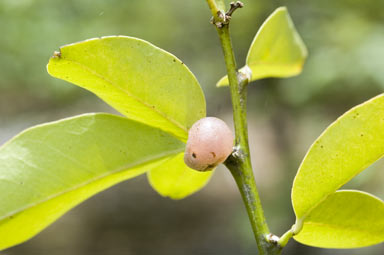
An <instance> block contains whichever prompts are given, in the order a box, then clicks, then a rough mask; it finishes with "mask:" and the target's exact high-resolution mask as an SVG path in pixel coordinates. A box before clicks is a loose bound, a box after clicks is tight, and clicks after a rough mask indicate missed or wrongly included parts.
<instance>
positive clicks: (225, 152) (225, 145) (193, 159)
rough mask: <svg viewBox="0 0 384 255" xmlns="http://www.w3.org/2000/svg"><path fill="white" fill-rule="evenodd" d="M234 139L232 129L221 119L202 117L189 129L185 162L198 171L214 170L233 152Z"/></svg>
mask: <svg viewBox="0 0 384 255" xmlns="http://www.w3.org/2000/svg"><path fill="white" fill-rule="evenodd" d="M233 140H234V137H233V134H232V131H231V130H230V129H229V127H228V126H227V124H225V122H224V121H222V120H221V119H218V118H215V117H206V118H203V119H200V120H198V121H197V122H195V124H193V126H192V127H191V129H190V130H189V133H188V141H187V146H186V149H185V153H184V162H185V164H187V166H189V167H190V168H192V169H195V170H198V171H208V170H212V169H213V168H214V167H216V166H217V165H218V164H220V163H223V162H224V161H225V160H226V159H227V157H228V156H229V155H230V154H231V153H232V149H233Z"/></svg>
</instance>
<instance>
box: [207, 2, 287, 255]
mask: <svg viewBox="0 0 384 255" xmlns="http://www.w3.org/2000/svg"><path fill="white" fill-rule="evenodd" d="M207 2H208V5H209V7H210V8H211V6H216V5H215V4H214V1H213V0H207ZM211 11H212V13H215V12H216V10H213V9H211ZM214 19H215V16H214ZM216 29H217V32H218V35H219V38H220V42H221V46H222V49H223V53H224V59H225V64H226V67H227V73H228V80H229V87H230V92H231V99H232V105H233V119H234V125H235V137H236V138H235V150H234V152H233V153H232V155H231V156H229V158H228V159H227V160H226V162H225V165H226V166H227V168H228V169H229V170H230V171H231V173H232V175H233V177H234V179H235V181H236V184H237V186H238V188H239V190H240V193H241V196H242V198H243V201H244V204H245V207H246V209H247V212H248V216H249V219H250V221H251V225H252V229H253V232H254V236H255V239H256V242H257V246H258V250H259V254H260V255H277V254H280V253H281V247H280V246H279V245H278V243H277V242H276V241H271V240H270V239H269V236H270V232H269V229H268V226H267V223H266V219H265V217H264V213H263V209H262V206H261V202H260V197H259V194H258V191H257V188H256V182H255V178H254V176H253V171H252V165H251V158H250V152H249V144H248V130H247V114H246V113H247V89H246V86H247V83H248V79H243V80H242V81H241V83H239V81H238V72H237V66H236V61H235V56H234V53H233V48H232V42H231V37H230V33H229V24H224V25H223V26H216ZM239 77H240V76H239Z"/></svg>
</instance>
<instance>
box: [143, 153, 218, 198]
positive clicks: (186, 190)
mask: <svg viewBox="0 0 384 255" xmlns="http://www.w3.org/2000/svg"><path fill="white" fill-rule="evenodd" d="M212 173H213V171H207V172H199V171H196V170H192V169H190V168H189V167H187V166H186V165H185V163H184V152H182V153H179V154H178V155H176V156H174V157H173V158H169V159H168V160H167V161H166V162H165V163H163V164H162V165H160V166H158V167H156V168H154V169H152V170H151V171H149V172H148V180H149V183H150V184H151V185H152V187H153V188H154V189H155V190H156V191H157V192H159V193H160V194H161V195H162V196H165V197H170V198H172V199H182V198H184V197H186V196H188V195H190V194H192V193H194V192H196V191H197V190H199V189H201V188H202V187H204V186H205V184H207V182H208V181H209V178H210V177H211V176H212Z"/></svg>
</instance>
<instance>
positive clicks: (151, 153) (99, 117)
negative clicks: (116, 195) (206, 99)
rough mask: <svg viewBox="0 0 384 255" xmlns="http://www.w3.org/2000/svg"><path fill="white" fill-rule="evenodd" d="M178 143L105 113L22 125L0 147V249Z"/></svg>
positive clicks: (175, 149) (148, 165) (159, 159)
mask: <svg viewBox="0 0 384 255" xmlns="http://www.w3.org/2000/svg"><path fill="white" fill-rule="evenodd" d="M184 147H185V144H184V143H182V142H180V141H179V140H178V139H176V138H175V137H174V136H172V135H170V134H167V133H165V132H163V131H161V130H159V129H156V128H152V127H149V126H146V125H144V124H141V123H138V122H135V121H132V120H129V119H126V118H122V117H119V116H115V115H110V114H87V115H82V116H79V117H74V118H69V119H64V120H60V121H57V122H52V123H48V124H44V125H40V126H36V127H33V128H30V129H28V130H26V131H24V132H22V133H21V134H20V135H18V136H16V137H15V138H13V139H12V140H11V141H9V142H8V143H6V144H4V145H3V146H2V147H1V148H0V201H1V206H0V250H2V249H5V248H7V247H10V246H13V245H16V244H18V243H20V242H23V241H25V240H27V239H29V238H31V237H32V236H34V235H35V234H37V233H39V232H40V231H41V230H42V229H44V228H45V227H46V226H48V225H49V224H51V223H52V222H53V221H55V220H56V219H57V218H58V217H60V216H61V215H62V214H64V213H65V212H66V211H68V210H69V209H71V208H72V207H74V206H75V205H77V204H79V203H80V202H82V201H83V200H85V199H87V198H88V197H90V196H92V195H94V194H96V193H98V192H100V191H102V190H104V189H106V188H108V187H110V186H112V185H114V184H116V183H118V182H121V181H123V180H126V179H129V178H133V177H135V176H137V175H139V174H142V173H144V172H146V171H148V170H150V169H152V168H154V167H156V166H157V165H159V164H161V163H163V162H164V161H166V160H167V159H168V158H169V157H173V156H174V155H177V154H178V153H180V152H181V151H183V150H184Z"/></svg>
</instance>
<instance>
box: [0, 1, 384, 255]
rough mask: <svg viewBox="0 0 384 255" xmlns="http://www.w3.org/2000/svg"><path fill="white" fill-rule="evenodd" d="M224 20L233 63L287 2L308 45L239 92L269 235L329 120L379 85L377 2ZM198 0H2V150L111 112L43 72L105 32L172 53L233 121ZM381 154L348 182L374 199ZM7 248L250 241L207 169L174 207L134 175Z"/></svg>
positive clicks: (162, 249) (229, 190) (222, 182)
mask: <svg viewBox="0 0 384 255" xmlns="http://www.w3.org/2000/svg"><path fill="white" fill-rule="evenodd" d="M244 3H245V8H243V9H242V10H240V11H238V12H236V13H235V15H234V18H233V20H232V23H231V28H232V35H233V43H234V48H235V50H236V55H237V60H238V64H239V66H240V65H242V64H243V63H244V61H245V56H246V53H247V50H248V47H249V45H250V43H251V41H252V39H253V37H254V35H255V33H256V31H257V29H258V27H259V26H260V25H261V24H262V22H263V20H264V19H265V18H266V17H267V16H268V15H269V14H270V13H271V12H272V11H273V10H274V9H275V8H277V7H279V6H281V5H285V6H287V7H288V9H289V11H290V14H291V16H292V18H293V20H294V23H295V24H296V27H297V29H298V31H299V33H300V34H301V35H302V37H303V39H304V42H305V43H306V45H307V47H308V49H309V58H308V61H307V63H306V65H305V67H304V71H303V74H302V75H300V76H298V77H294V78H290V79H265V80H261V81H257V82H255V83H253V84H251V86H249V94H250V95H249V103H248V107H249V110H248V117H249V131H250V142H251V151H252V154H253V155H252V157H253V165H254V170H255V175H256V181H257V184H258V187H259V189H260V195H261V198H262V202H263V205H264V206H265V213H266V216H267V219H268V222H269V224H270V227H271V229H272V231H273V233H275V234H277V235H281V234H282V233H283V232H285V231H286V230H288V229H289V228H290V226H291V225H292V224H293V223H294V214H293V210H292V207H291V202H290V188H291V185H292V181H293V178H294V176H295V173H296V170H297V168H298V166H299V164H300V162H301V159H302V158H303V156H304V155H305V152H306V150H307V149H308V147H309V146H310V144H311V143H312V142H313V141H314V139H315V138H316V137H317V136H318V135H319V134H320V133H321V131H322V130H323V129H324V128H325V127H326V126H327V125H329V124H330V123H331V122H332V121H334V120H335V119H336V118H337V117H338V116H339V115H340V114H342V113H343V112H345V111H346V110H348V109H349V108H351V107H352V106H354V105H356V104H359V103H361V102H363V101H365V100H367V99H369V98H371V97H373V96H375V95H377V94H379V93H382V92H383V90H384V12H383V11H382V10H383V9H384V1H363V0H339V1H331V0H322V1H304V0H289V1H288V0H287V1H282V0H281V1H278V0H272V1H268V0H244ZM209 18H210V12H209V10H208V8H207V5H206V3H205V1H204V0H190V1H180V0H157V1H153V0H128V1H127V0H108V1H106V0H81V1H79V0H76V1H75V0H66V1H59V0H0V31H1V37H0V144H3V143H4V142H5V141H7V140H8V139H10V138H11V137H12V136H13V135H15V134H17V133H18V132H20V131H21V130H23V129H25V128H27V127H29V126H31V125H34V124H38V123H42V122H46V121H52V120H56V119H59V118H63V117H68V116H72V115H75V114H80V113H84V112H98V111H105V112H114V111H113V110H112V109H111V108H110V107H109V106H107V105H106V104H104V103H103V102H102V101H101V100H99V99H98V98H97V97H95V96H94V95H92V94H90V93H89V92H87V91H84V90H82V89H80V88H78V87H75V86H73V85H71V84H68V83H66V82H63V81H59V80H55V79H54V78H51V77H50V76H49V75H48V74H47V72H46V67H45V66H46V63H47V62H48V59H49V57H50V56H51V54H52V53H53V51H55V50H57V49H58V48H59V47H60V46H61V45H64V44H67V43H72V42H76V41H81V40H84V39H88V38H92V37H99V36H103V35H129V36H134V37H139V38H142V39H144V40H147V41H150V42H152V43H153V44H155V45H157V46H159V47H161V48H163V49H165V50H167V51H170V52H171V53H173V54H175V55H176V56H178V57H179V58H180V59H182V60H183V61H184V63H185V64H186V65H187V66H188V67H189V68H190V69H191V70H192V71H193V72H194V73H195V75H196V76H197V78H198V79H199V81H200V82H201V84H202V86H203V89H204V92H205V93H206V99H207V110H208V115H210V116H212V115H213V116H218V117H221V118H223V119H224V120H226V121H227V122H228V123H231V121H232V117H231V106H230V97H229V91H228V89H226V88H220V89H217V88H215V86H214V85H215V82H216V81H217V80H218V79H219V78H220V77H221V76H222V75H224V73H225V66H224V62H223V56H222V52H221V49H220V45H219V40H218V38H217V35H216V31H215V29H214V27H213V26H212V25H210V24H209ZM383 168H384V162H383V161H379V162H377V163H376V164H374V165H373V166H371V167H370V169H369V170H367V171H365V172H364V173H363V174H361V175H359V176H358V177H357V178H355V179H354V180H353V181H352V182H351V183H349V184H348V186H347V188H356V189H361V190H364V191H368V192H371V193H373V194H375V195H377V196H379V197H381V198H383V197H384V188H383V186H384V185H383V184H384V172H383V171H382V170H379V169H383ZM1 254H7V255H21V254H29V255H34V254H39V255H40V254H41V255H45V254H49V255H52V254H54V255H68V254H71V255H80V254H81V255H86V254H93V255H99V254H100V255H101V254H103V255H105V254H106V255H109V254H111V255H112V254H113V255H120V254H125V255H131V254H132V255H137V254H146V255H155V254H156V255H163V254H164V255H165V254H167V255H173V254H185V255H196V254H197V255H211V254H212V255H215V254H218V255H227V254H228V255H233V254H236V255H242V254H244V255H248V254H249V255H253V254H257V248H256V245H255V242H254V240H253V236H252V232H251V228H250V225H249V223H248V218H247V215H246V212H245V210H244V208H243V205H242V202H241V199H240V196H239V194H238V191H237V190H236V187H235V184H234V181H233V180H232V177H231V176H230V174H229V172H228V171H227V170H226V169H224V168H222V167H219V169H218V170H217V171H216V173H215V175H214V177H213V178H212V180H211V182H210V183H209V184H208V185H207V187H205V188H204V189H203V190H202V191H200V192H198V193H197V194H195V195H192V196H191V197H189V198H186V199H185V200H182V201H172V200H170V199H167V198H162V197H160V196H159V195H157V194H156V193H155V192H154V191H153V190H152V189H151V188H150V186H149V184H148V183H147V181H146V178H145V176H141V177H139V178H136V179H133V180H130V181H128V182H124V183H121V184H119V185H117V186H115V187H113V188H111V189H110V190H107V191H105V192H103V193H101V194H99V195H97V196H95V197H93V198H91V199H90V200H88V201H86V202H85V203H83V204H81V205H80V206H78V207H77V208H75V209H74V210H72V211H71V212H69V213H68V214H66V215H65V216H64V217H63V218H61V219H60V220H59V221H57V222H56V223H55V224H53V225H52V226H50V227H49V228H48V229H46V230H44V231H43V232H42V233H41V234H40V235H38V236H37V237H35V238H33V239H32V240H30V241H28V242H26V243H24V244H22V245H19V246H17V247H13V248H10V249H8V250H5V251H3V252H1ZM283 254H286V255H288V254H313V255H317V254H319V255H320V254H321V255H327V254H332V255H345V254H348V255H354V254H364V255H371V254H372V255H380V254H384V244H379V245H376V246H373V247H370V248H364V249H354V250H327V249H317V248H311V247H306V246H304V245H301V244H298V243H297V242H295V241H293V240H292V241H290V243H289V245H288V247H287V249H286V250H285V251H284V252H283Z"/></svg>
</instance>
